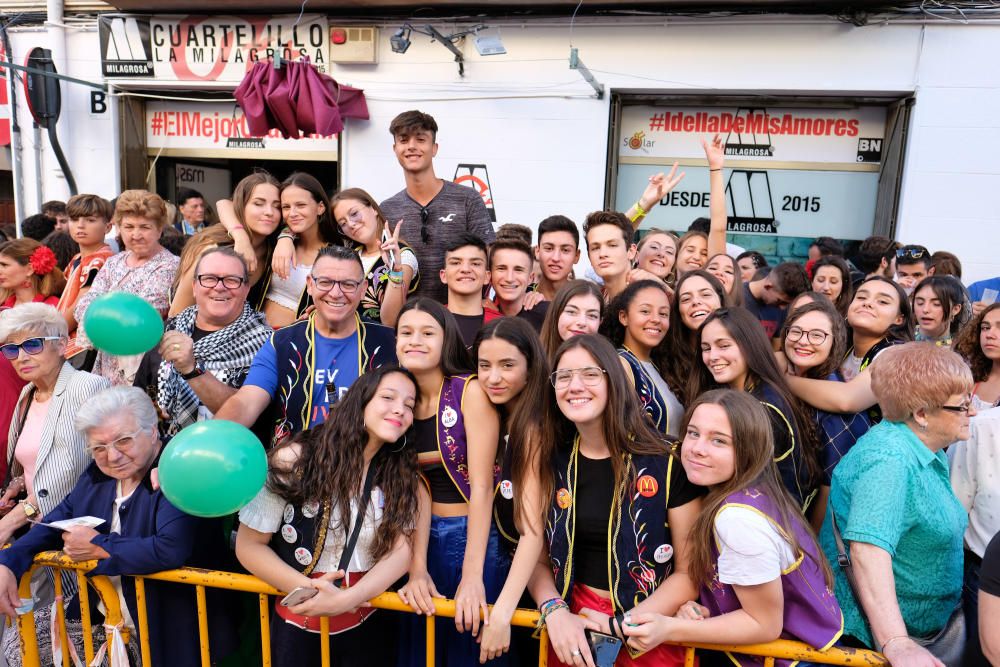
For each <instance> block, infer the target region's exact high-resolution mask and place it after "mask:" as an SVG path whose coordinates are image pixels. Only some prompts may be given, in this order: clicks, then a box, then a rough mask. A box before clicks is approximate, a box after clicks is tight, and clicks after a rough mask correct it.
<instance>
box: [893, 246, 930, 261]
mask: <svg viewBox="0 0 1000 667" xmlns="http://www.w3.org/2000/svg"><path fill="white" fill-rule="evenodd" d="M930 254H931V253H930V251H929V250H928V249H927V248H925V247H923V246H922V245H906V246H903V247H902V248H899V249H898V250H897V251H896V261H899V260H901V259H908V260H912V261H918V260H921V259H924V258H926V257H930Z"/></svg>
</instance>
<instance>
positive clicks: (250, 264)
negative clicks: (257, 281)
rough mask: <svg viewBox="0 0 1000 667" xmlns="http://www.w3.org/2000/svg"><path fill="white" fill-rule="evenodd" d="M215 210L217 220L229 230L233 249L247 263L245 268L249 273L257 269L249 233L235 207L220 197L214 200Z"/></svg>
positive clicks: (229, 201)
mask: <svg viewBox="0 0 1000 667" xmlns="http://www.w3.org/2000/svg"><path fill="white" fill-rule="evenodd" d="M215 210H216V211H217V212H218V213H219V222H220V223H222V226H223V227H225V228H226V231H227V232H229V238H231V239H232V240H233V250H235V251H236V252H238V253H239V254H240V255H241V256H242V257H243V259H244V260H246V263H247V269H248V270H249V272H250V273H251V274H253V272H254V271H256V270H257V253H256V252H255V251H254V249H253V242H251V241H250V235H249V234H247V230H246V229H245V228H244V227H243V224H242V223H240V220H239V218H237V217H236V209H235V208H234V207H233V202H232V201H231V200H229V199H220V200H219V201H217V202H215Z"/></svg>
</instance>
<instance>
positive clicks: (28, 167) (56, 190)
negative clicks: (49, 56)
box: [10, 26, 119, 215]
mask: <svg viewBox="0 0 1000 667" xmlns="http://www.w3.org/2000/svg"><path fill="white" fill-rule="evenodd" d="M10 34H11V48H12V49H13V51H14V54H13V55H14V62H16V63H19V64H21V63H24V60H25V57H26V56H27V54H28V52H29V51H31V49H33V48H35V47H36V46H40V47H43V48H49V49H52V50H53V59H54V60H55V61H56V69H57V71H58V72H59V73H60V74H66V75H68V76H73V77H76V78H79V79H84V80H88V81H94V82H98V83H100V82H101V61H100V50H99V48H98V40H97V28H96V26H95V27H94V28H92V29H89V28H88V29H81V28H70V29H66V31H65V34H66V46H65V52H62V47H61V45H60V43H59V40H58V38H57V35H56V33H54V32H51V33H50V32H48V31H46V30H44V29H41V28H28V29H20V30H12V31H11V33H10ZM61 88H62V114H61V116H60V119H59V122H58V126H57V133H58V136H59V143H60V145H61V146H62V149H63V153H64V154H65V155H66V160H67V161H68V162H69V165H70V168H71V169H72V172H73V176H74V177H75V179H76V185H77V189H78V190H79V191H80V192H93V193H97V194H100V195H103V196H105V197H115V196H116V195H117V194H118V183H119V177H118V174H119V169H118V155H117V154H116V152H115V149H114V143H115V126H114V125H113V123H112V113H111V107H112V101H111V98H107V107H108V109H107V111H106V112H105V113H103V114H91V113H90V90H91V89H90V88H86V87H84V86H80V85H76V84H70V83H66V82H62V84H61ZM23 90H24V89H23V87H19V88H18V91H17V99H18V121H19V124H20V126H21V137H22V141H23V145H24V149H23V152H22V154H21V158H22V175H23V177H24V182H23V189H24V196H25V197H24V202H25V211H24V215H31V214H34V213H38V209H37V205H36V204H37V201H38V199H37V198H40V199H41V201H43V202H44V201H47V200H49V199H61V200H63V201H65V200H66V199H67V198H69V187H68V185H67V183H66V180H65V178H64V177H63V173H62V169H61V168H60V167H59V162H58V161H57V160H56V157H55V154H54V153H53V152H52V149H51V146H50V144H49V139H48V134H47V132H46V131H45V130H42V133H41V146H42V160H41V164H42V181H41V183H39V182H38V180H37V179H36V178H35V155H36V153H35V137H34V130H33V127H32V123H33V121H32V118H31V114H30V113H29V111H28V105H27V102H26V101H25V95H24V93H23Z"/></svg>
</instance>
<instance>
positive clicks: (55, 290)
mask: <svg viewBox="0 0 1000 667" xmlns="http://www.w3.org/2000/svg"><path fill="white" fill-rule="evenodd" d="M44 247H45V246H43V245H42V244H41V243H39V242H38V241H36V240H35V239H29V238H20V239H14V240H13V241H7V242H6V243H4V244H3V245H0V255H3V256H4V257H9V258H10V259H12V260H14V261H15V262H17V263H18V264H20V265H21V266H28V264H29V263H30V262H31V256H32V255H33V254H34V253H35V251H36V250H38V249H39V248H44ZM46 249H47V250H48V251H49V252H52V251H51V250H50V249H48V248H46ZM52 254H53V255H54V254H55V253H52ZM56 263H57V260H56V259H55V257H53V266H52V270H51V271H49V272H48V273H44V274H41V275H39V274H38V273H34V272H32V274H31V278H30V280H31V284H32V286H33V287H34V288H35V292H37V293H38V294H41V295H42V296H43V297H45V298H48V297H50V296H59V295H60V294H62V291H63V288H64V287H66V277H65V276H63V272H62V271H61V270H60V269H59V267H58V266H55V264H56ZM13 293H14V290H7V289H0V301H6V300H7V299H8V298H9V297H10V295H11V294H13Z"/></svg>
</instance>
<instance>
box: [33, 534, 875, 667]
mask: <svg viewBox="0 0 1000 667" xmlns="http://www.w3.org/2000/svg"><path fill="white" fill-rule="evenodd" d="M96 565H97V561H83V562H75V561H72V560H70V559H69V558H68V557H67V556H65V555H64V554H63V553H62V552H61V551H46V552H43V553H40V554H38V556H36V557H35V564H34V566H33V567H32V571H34V569H36V568H38V567H43V566H45V567H51V568H55V569H63V570H74V571H75V572H76V577H77V582H78V583H79V593H78V595H79V596H80V616H81V622H82V624H83V647H84V656H85V659H86V663H85V664H87V665H89V664H91V662H92V661H93V660H94V655H95V653H96V651H95V646H94V637H93V631H92V623H91V619H90V605H89V595H90V589H88V586H87V583H88V582H89V584H90V586H91V587H93V589H94V590H95V591H96V592H97V594H98V596H99V597H100V599H101V602H102V603H103V604H104V607H105V610H106V612H105V620H104V625H105V626H108V627H111V626H115V625H118V624H120V623H121V622H122V613H121V608H120V605H119V601H118V594H117V592H116V591H115V588H114V586H113V585H112V584H111V581H110V580H109V579H108V578H107V577H103V576H97V577H87V576H86V573H87V572H89V571H90V570H91V569H93V568H94V567H95V566H96ZM32 571H29V572H27V573H26V574H25V575H24V576H23V577H22V578H21V582H20V586H19V593H20V595H21V597H22V598H25V599H27V598H30V597H31V583H30V582H31V573H32ZM53 579H54V581H55V590H56V595H57V596H61V595H62V578H61V577H58V576H56V577H53ZM134 579H135V592H136V602H137V606H138V618H137V619H135V622H136V626H137V627H136V629H137V631H138V633H139V651H140V656H141V658H142V665H143V667H167V666H164V665H152V664H151V657H150V649H149V638H148V633H147V632H146V628H147V616H146V614H147V612H146V587H145V580H147V579H153V580H156V581H169V582H174V583H178V584H187V585H191V586H194V587H195V599H196V603H197V613H198V634H199V637H200V644H201V664H202V667H210V665H211V656H210V655H209V640H208V610H207V604H206V597H205V590H206V588H220V589H225V590H230V591H240V592H244V593H253V594H256V595H257V597H258V603H259V615H260V637H261V655H262V667H270V666H271V637H270V626H269V623H270V618H271V608H272V604H271V601H270V599H269V598H270V596H275V595H282V592H281V591H278V590H277V589H275V588H273V587H271V586H269V585H267V584H265V583H264V582H263V581H261V580H260V579H258V578H257V577H254V576H251V575H247V574H237V573H235V572H220V571H216V570H201V569H196V568H181V569H178V570H168V571H165V572H157V573H156V574H150V575H145V576H136V577H134ZM371 605H372V606H373V607H377V608H379V609H387V610H392V611H402V612H413V609H412V608H411V607H410V606H409V605H407V604H404V603H403V601H402V600H401V599H400V597H399V595H397V594H396V593H382V594H381V595H379V596H377V597H375V598H373V599H372V600H371ZM434 606H435V614H436V616H432V617H428V618H427V655H426V662H427V665H428V666H433V665H434V629H435V628H434V620H435V618H436V617H449V618H454V616H455V601H454V600H435V601H434ZM538 617H539V614H538V612H537V611H534V610H529V609H518V610H517V611H515V612H514V616H513V618H512V619H511V625H514V626H521V627H535V624H536V623H537V622H538ZM65 622H66V620H65V618H64V615H63V610H62V607H61V606H59V605H57V623H58V627H59V628H60V629H61V630H62V631H61V632H60V636H61V638H62V661H63V667H71V665H70V655H69V653H70V652H69V650H68V646H67V644H68V639H67V638H68V633H67V632H66V631H65V627H66V625H65ZM17 625H18V632H19V633H20V636H21V659H22V665H23V667H41V664H42V663H41V660H40V656H39V650H38V640H37V636H36V634H35V619H34V612H33V611H30V612H27V613H25V614H22V615H19V616H18V617H17ZM328 633H329V625H328V621H327V619H325V618H322V619H320V636H321V637H322V640H321V643H320V647H321V648H320V655H321V664H322V667H329V666H330V646H329V642H328V641H326V639H327V637H328ZM109 634H110V633H109ZM122 635H123V639H124V640H125V642H126V643H128V641H129V635H128V631H127V630H124V631H123V632H122ZM106 641H108V642H110V641H111V637H110V636H108V637H107V639H106ZM677 645H679V646H684V647H685V648H686V651H685V667H694V664H695V656H696V651H697V650H698V649H707V650H713V651H732V652H739V653H744V654H748V655H754V656H760V657H762V658H763V664H764V667H774V661H775V660H776V659H777V660H793V661H802V662H813V663H821V664H828V665H844V666H846V667H856V666H870V667H874V666H881V665H888V662H887V661H886V660H885V658H884V657H883V656H882V655H881V654H879V653H876V652H875V651H866V650H855V649H845V648H839V647H834V648H831V649H828V650H826V651H817V650H815V649H813V648H810V647H809V646H807V645H806V644H803V643H801V642H794V641H788V640H784V639H780V640H777V641H773V642H769V643H767V644H754V645H747V646H723V645H718V644H680V643H677ZM107 655H108V656H109V657H110V655H111V652H110V647H109V650H108V654H107ZM547 663H548V637H547V635H546V633H545V630H544V628H543V629H542V632H541V634H540V638H539V646H538V665H539V667H546V665H547ZM111 667H128V665H117V664H111Z"/></svg>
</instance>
